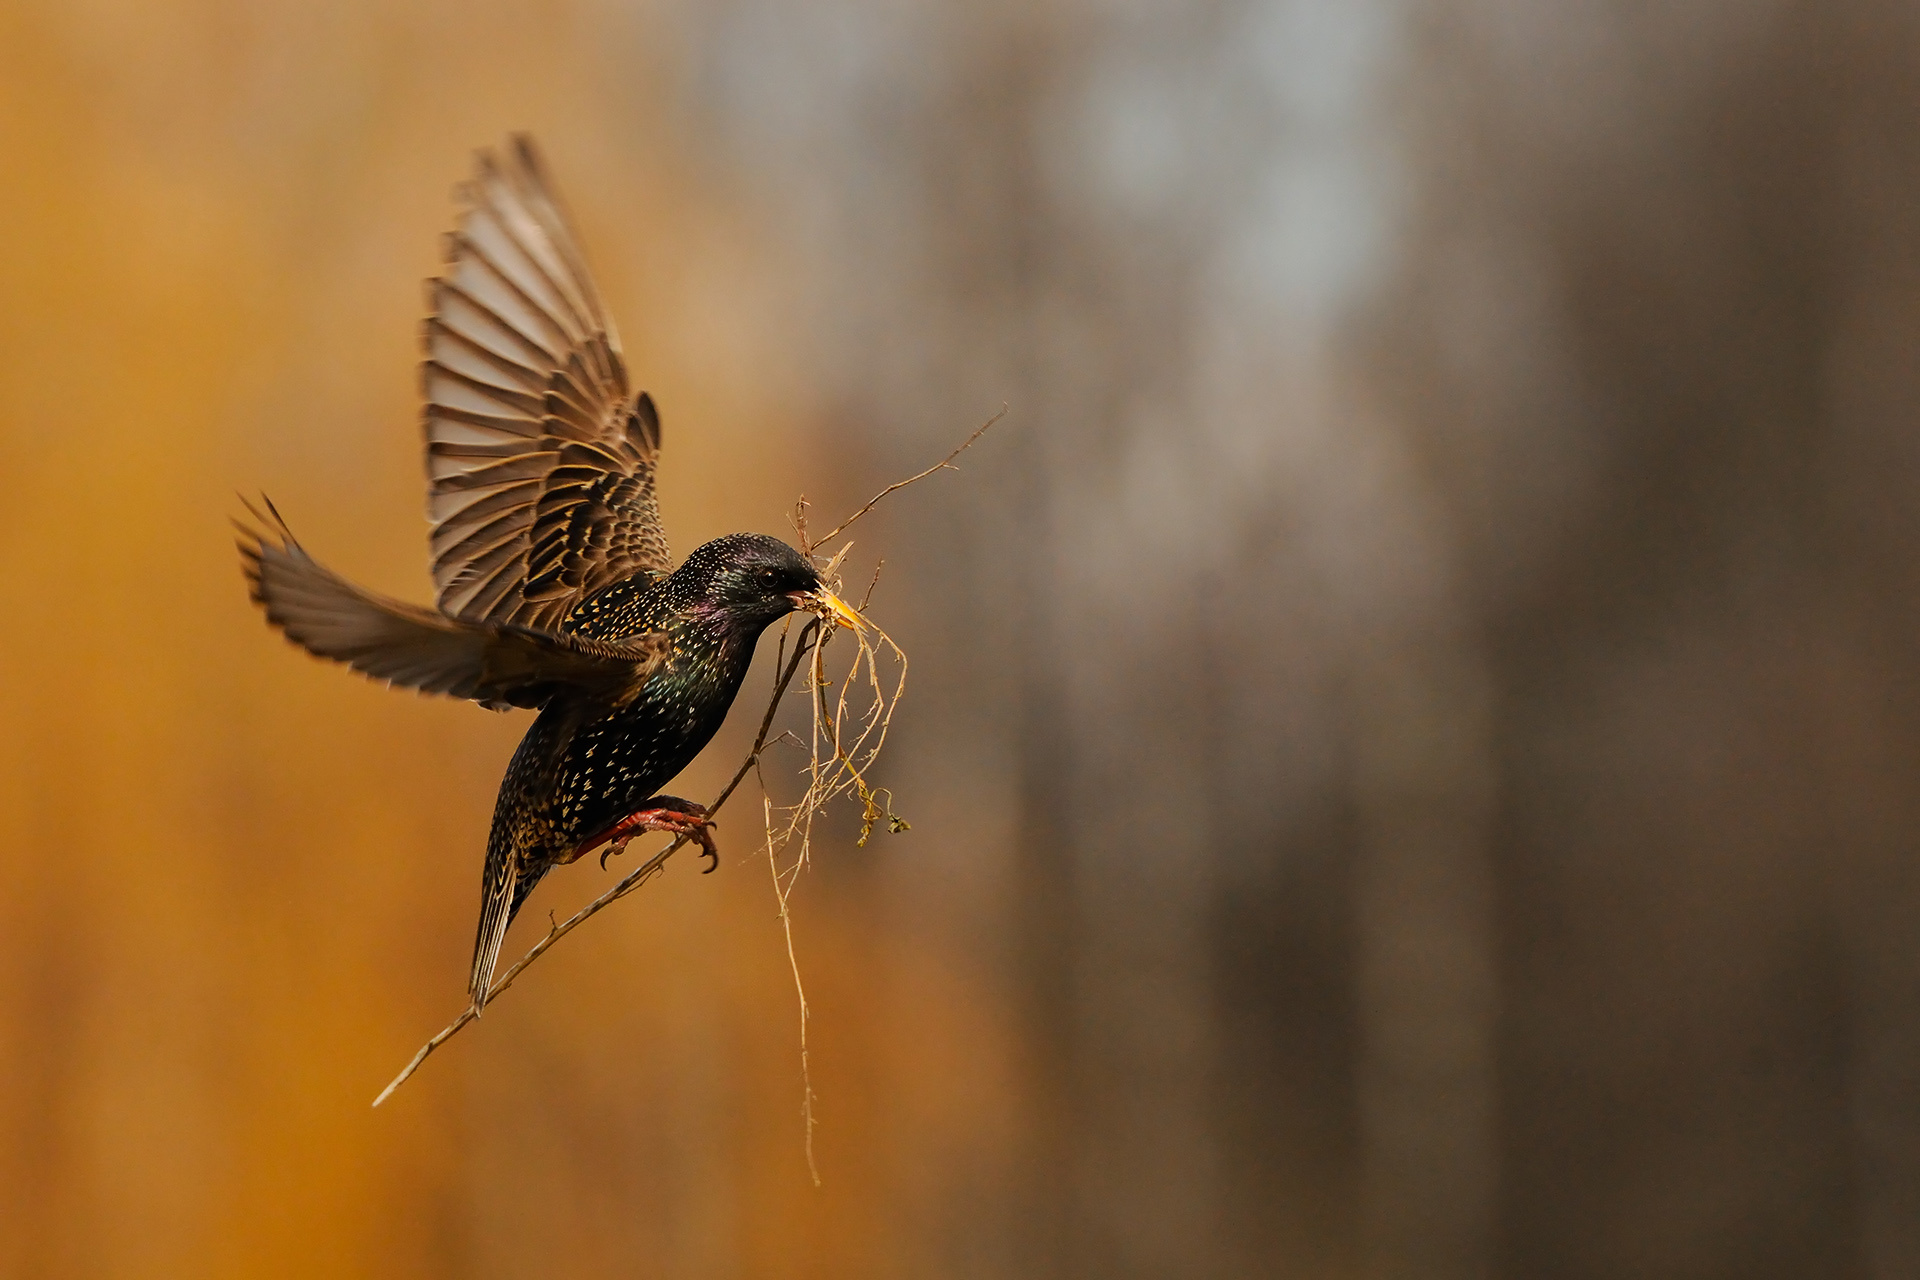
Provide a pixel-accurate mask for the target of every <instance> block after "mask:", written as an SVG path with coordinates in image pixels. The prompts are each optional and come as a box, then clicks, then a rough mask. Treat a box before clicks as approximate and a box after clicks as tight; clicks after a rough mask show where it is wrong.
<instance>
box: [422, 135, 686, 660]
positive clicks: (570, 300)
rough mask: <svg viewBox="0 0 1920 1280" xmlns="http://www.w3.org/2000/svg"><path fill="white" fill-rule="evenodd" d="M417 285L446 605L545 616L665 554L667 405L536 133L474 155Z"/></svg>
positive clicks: (490, 617) (431, 506)
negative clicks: (660, 464) (641, 382)
mask: <svg viewBox="0 0 1920 1280" xmlns="http://www.w3.org/2000/svg"><path fill="white" fill-rule="evenodd" d="M459 195H460V199H461V203H462V206H463V207H462V210H461V214H460V219H459V223H458V225H457V227H456V229H455V230H454V231H453V232H452V233H451V234H450V235H449V236H448V237H447V265H446V270H445V272H444V274H442V275H441V276H439V277H438V278H436V279H434V280H431V281H429V282H428V305H429V307H430V308H431V309H432V312H433V314H432V316H431V317H430V318H429V319H428V320H427V323H426V335H425V344H426V360H425V362H424V364H423V365H422V368H421V383H422V391H423V392H424V394H425V396H426V401H427V404H426V410H425V415H424V416H425V427H426V437H427V516H428V519H429V520H430V521H432V524H433V533H432V548H433V580H434V585H435V587H436V588H437V589H438V593H439V594H438V597H437V599H438V603H439V605H440V608H441V610H442V611H443V612H445V613H447V614H451V615H453V616H455V617H458V618H464V619H467V620H468V621H472V622H515V623H520V624H523V625H526V626H533V627H540V628H542V629H545V630H555V629H557V627H558V623H559V621H560V619H561V618H562V617H564V616H565V614H566V612H567V610H568V609H569V608H570V607H571V606H572V605H573V604H574V602H575V601H577V600H579V599H581V598H582V597H583V596H585V595H586V594H588V593H590V592H592V591H594V590H597V589H598V588H600V587H602V586H605V585H607V584H608V583H611V582H617V581H619V580H620V579H622V578H626V577H630V576H632V575H633V574H634V573H637V572H641V571H646V572H650V573H656V574H658V573H665V572H667V571H668V569H669V568H671V562H670V559H669V557H668V553H667V539H666V533H665V531H664V530H663V529H662V528H661V526H660V514H659V510H658V508H657V507H656V506H655V503H654V492H653V481H654V466H655V462H656V460H657V459H658V457H659V452H660V420H659V417H658V415H657V414H656V413H655V411H654V407H653V401H652V400H651V399H649V398H648V397H647V396H645V395H644V394H643V395H639V396H635V395H633V394H632V392H631V391H630V390H629V388H628V385H627V371H626V365H625V363H624V361H623V360H622V359H621V356H620V342H619V339H618V337H616V336H615V334H614V330H613V322H612V321H611V320H609V319H608V318H607V315H606V312H605V310H604V309H603V308H602V306H601V305H600V297H599V294H598V293H597V291H596V290H595V289H594V287H593V281H592V279H591V278H590V277H589V276H588V274H587V268H586V262H585V259H584V258H583V257H582V256H581V254H580V249H579V246H578V243H577V242H576V240H575V238H574V235H573V232H572V231H571V230H570V228H569V226H568V223H567V219H566V217H565V215H564V214H563V213H562V212H561V209H560V204H559V201H558V199H557V198H556V197H555V195H554V192H553V187H552V184H551V183H549V182H548V180H547V177H546V171H545V168H544V166H543V165H542V164H541V162H540V158H539V155H538V154H537V153H536V152H535V150H534V146H533V142H532V140H531V139H529V138H526V137H524V136H520V137H515V138H514V139H513V140H512V145H511V146H510V147H509V148H508V151H507V154H506V157H505V158H504V159H501V158H498V157H496V156H495V155H494V154H493V153H492V152H491V151H482V152H481V153H480V155H479V159H478V163H477V167H476V170H475V174H474V177H473V180H472V181H471V182H468V183H465V184H463V185H462V186H461V187H460V189H459Z"/></svg>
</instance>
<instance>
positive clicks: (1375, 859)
mask: <svg viewBox="0 0 1920 1280" xmlns="http://www.w3.org/2000/svg"><path fill="white" fill-rule="evenodd" d="M687 20H688V21H689V22H690V23H691V24H693V26H692V29H693V31H694V40H695V43H696V45H697V47H699V48H700V49H701V50H702V51H703V62H702V66H703V67H704V71H703V73H702V74H701V76H700V77H699V78H698V80H697V81H696V99H697V102H698V104H699V106H700V108H701V110H702V111H703V112H704V113H705V114H704V115H703V117H702V118H703V119H704V120H706V121H707V122H708V126H707V127H712V128H714V129H715V130H716V131H717V133H718V134H719V135H720V136H721V137H723V138H724V139H725V140H726V144H727V145H726V148H725V149H723V151H722V152H721V154H722V155H723V156H725V157H726V163H728V164H731V165H734V166H737V168H738V170H739V172H741V173H742V174H744V175H750V176H748V177H745V178H743V182H744V183H746V184H747V185H748V186H749V187H751V188H753V189H755V190H757V191H758V192H759V193H760V198H761V199H763V200H764V201H766V203H767V207H768V208H769V209H770V210H773V209H777V210H778V211H779V213H780V222H781V224H782V225H785V226H788V227H790V228H793V229H794V234H795V237H796V240H795V243H796V245H797V246H798V248H799V249H800V251H801V253H802V255H803V256H804V257H805V258H807V259H808V260H809V261H811V262H812V263H813V264H814V267H813V276H812V278H811V279H810V280H809V282H808V284H807V287H806V289H805V290H804V293H805V296H806V302H807V306H808V309H807V311H806V315H807V318H808V319H809V321H810V322H816V323H817V324H818V329H817V331H816V342H815V346H814V347H813V349H812V351H811V355H812V357H813V358H814V359H815V360H816V361H817V362H818V363H819V366H820V368H821V370H822V376H823V380H824V381H825V383H826V384H827V385H828V386H830V387H831V388H832V395H833V397H834V400H835V403H836V404H837V405H839V406H840V412H838V413H837V414H836V415H835V419H836V422H837V423H839V424H840V426H841V427H842V428H843V431H842V435H841V436H840V438H839V441H838V443H839V444H840V446H841V447H847V446H853V447H858V448H861V449H864V450H866V451H868V453H869V454H870V456H871V459H872V465H873V470H874V474H875V475H877V476H882V477H884V476H885V475H888V474H891V473H894V472H898V471H901V470H902V469H903V468H905V467H907V466H909V465H911V464H913V463H915V462H917V461H918V460H920V459H921V458H923V457H925V456H927V455H929V454H936V453H937V451H938V449H939V447H940V446H941V445H942V444H943V442H945V441H947V440H949V439H950V438H952V437H954V436H955V435H956V433H957V432H959V431H961V430H963V429H964V428H966V427H967V426H968V425H970V423H971V422H972V421H973V420H976V419H978V418H979V417H981V416H984V414H985V413H987V412H990V411H991V410H992V409H993V408H994V407H996V406H997V405H998V404H999V403H1000V402H1001V401H1002V400H1005V401H1007V402H1008V403H1009V404H1010V406H1011V408H1012V415H1011V417H1010V418H1009V421H1008V423H1007V424H1006V426H1005V428H1003V430H1004V436H1003V438H1001V439H999V440H998V441H996V442H995V445H994V447H996V448H997V449H999V450H1001V451H1002V461H1001V462H999V463H998V464H995V465H992V466H989V465H988V464H986V463H984V462H975V463H973V464H972V465H973V466H974V468H975V471H976V476H975V481H976V482H973V483H969V484H967V485H966V486H965V487H964V488H955V489H951V490H947V491H945V492H944V493H943V494H942V495H940V496H938V497H933V496H929V497H928V498H927V502H929V503H931V504H933V505H932V506H931V507H922V508H921V509H920V510H919V511H917V512H916V515H915V518H914V520H912V521H903V522H901V523H900V524H899V525H898V526H897V528H896V530H895V533H894V535H893V536H895V537H896V538H897V539H907V540H916V539H917V540H918V541H917V544H916V545H915V546H914V549H913V550H912V551H911V552H910V553H909V557H910V558H911V559H914V560H915V561H917V564H916V566H915V567H914V568H913V570H912V572H911V573H910V574H909V575H907V581H908V586H907V590H909V591H911V592H912V599H911V608H910V609H908V608H901V609H900V612H901V613H902V614H912V615H914V616H916V617H920V618H922V619H927V620H928V621H926V622H924V623H923V624H922V625H921V626H920V628H919V630H920V638H919V646H920V647H919V649H918V650H916V656H917V657H920V658H925V657H927V656H928V651H929V648H930V647H931V646H938V645H941V644H942V643H944V642H948V641H951V642H952V644H953V647H952V649H951V650H950V651H942V652H940V653H939V654H938V657H937V658H934V659H932V662H931V664H930V665H931V667H932V668H933V669H934V670H935V671H936V672H937V674H936V675H935V676H934V677H933V684H934V686H935V687H933V688H931V689H929V688H928V687H927V685H926V684H924V683H923V684H922V685H921V686H920V691H921V692H920V693H917V695H916V696H922V695H924V696H925V698H926V701H925V702H923V703H922V705H921V707H920V709H919V715H920V716H921V717H923V718H925V719H926V720H929V721H932V722H934V723H937V724H939V725H942V726H944V731H935V730H933V729H930V728H922V729H920V730H918V731H917V733H916V736H912V737H910V738H909V739H907V741H908V742H909V743H910V747H911V752H912V754H913V755H914V758H915V759H916V760H918V761H920V763H919V764H917V765H916V766H914V767H915V768H916V769H917V770H919V771H920V777H921V779H922V781H923V783H924V784H926V785H927V786H933V787H938V786H954V785H957V784H958V783H964V785H966V786H967V787H970V788H972V789H973V791H974V792H975V794H976V795H977V796H978V797H979V801H978V803H979V806H980V811H981V812H982V813H991V814H996V815H1002V817H1001V818H997V819H996V820H994V821H990V822H987V823H985V824H984V825H983V826H982V827H981V828H980V830H979V834H978V836H977V837H976V838H974V839H971V840H966V841H963V842H962V843H960V844H957V845H954V846H952V848H951V849H950V850H949V854H948V855H947V856H963V857H964V858H965V859H966V866H967V868H968V870H967V871H966V873H965V874H966V875H967V876H969V877H971V878H972V879H973V880H974V881H976V882H977V883H978V885H984V886H985V887H984V888H979V889H978V891H977V892H975V893H973V894H971V895H970V896H969V895H962V896H961V897H960V898H958V899H955V898H952V897H950V896H948V890H949V889H950V888H951V886H950V885H948V884H946V883H944V882H941V881H940V880H939V876H940V875H950V874H952V872H951V871H948V872H943V873H935V872H932V871H927V870H925V869H924V868H923V869H914V868H912V867H905V866H896V867H894V868H893V869H891V870H889V871H888V872H887V873H885V874H886V875H887V876H888V877H889V881H888V883H889V886H890V889H889V892H890V894H891V895H892V896H891V897H890V898H889V899H888V900H889V901H890V902H891V903H892V904H893V908H894V910H895V911H896V912H898V913H900V915H901V917H902V918H903V919H911V920H915V921H921V922H924V921H925V920H926V919H929V918H933V917H939V916H942V915H944V916H945V917H947V918H948V919H947V925H946V927H949V928H951V929H953V930H954V931H955V932H956V933H957V934H960V935H964V936H969V937H975V938H978V939H981V940H983V942H982V948H983V950H984V952H985V953H986V954H988V955H989V957H990V958H991V959H992V961H993V962H994V963H996V964H997V965H999V971H1000V973H1001V974H1002V981H1003V983H1004V985H1005V989H1006V991H1007V993H1008V997H1009V998H1010V999H1013V1000H1017V1001H1019V1002H1021V1004H1022V1006H1023V1007H1024V1009H1025V1010H1026V1016H1025V1018H1024V1023H1023V1025H1024V1026H1025V1028H1026V1031H1027V1040H1026V1043H1027V1053H1026V1058H1025V1062H1026V1066H1027V1069H1028V1074H1029V1081H1030V1084H1031V1085H1032V1092H1031V1094H1030V1097H1031V1103H1030V1106H1029V1108H1028V1111H1027V1112H1026V1113H1025V1114H1024V1115H1023V1116H1022V1117H1021V1132H1022V1133H1023V1134H1025V1135H1026V1136H1025V1138H1024V1143H1025V1145H1024V1148H1023V1151H1022V1152H1021V1155H1020V1159H1019V1167H1020V1170H1021V1177H1020V1179H1019V1180H1018V1182H1017V1184H1015V1185H1007V1184H1004V1183H999V1184H992V1185H981V1186H978V1187H975V1188H974V1189H973V1192H972V1193H971V1194H969V1195H965V1196H958V1197H957V1198H956V1200H955V1208H954V1212H955V1214H957V1215H965V1216H966V1217H967V1220H968V1223H969V1224H970V1229H963V1228H962V1227H961V1226H960V1225H959V1224H958V1223H948V1224H946V1228H945V1231H946V1234H945V1235H944V1236H942V1235H941V1233H939V1232H936V1233H934V1234H935V1236H936V1237H937V1238H949V1239H953V1240H955V1241H964V1243H955V1244H954V1245H953V1246H952V1249H951V1252H950V1254H949V1255H948V1256H947V1257H946V1259H945V1261H946V1263H947V1265H949V1266H950V1267H952V1268H953V1269H955V1270H960V1271H965V1270H970V1269H978V1270H980V1271H981V1272H982V1273H986V1272H988V1271H991V1270H993V1269H994V1268H996V1267H1004V1268H1007V1269H1010V1270H1011V1271H1012V1272H1017V1273H1021V1274H1085V1275H1101V1276H1119V1275H1218V1274H1247V1275H1254V1274H1259V1275H1273V1274H1288V1275H1295V1274H1297V1275H1319V1274H1327V1273H1330V1272H1357V1273H1360V1274H1370V1275H1421V1276H1467V1275H1486V1274H1494V1273H1499V1274H1511V1275H1515V1276H1523V1275H1524V1276H1532V1275H1548V1274H1551V1275H1560V1276H1571V1275H1594V1276H1603V1275H1620V1274H1635V1275H1654V1274H1672V1275H1694V1274H1741V1275H1763V1274H1776V1275H1781V1276H1803V1275H1809V1274H1836V1275H1837V1274H1861V1275H1867V1274H1871V1275H1885V1276H1895V1275H1908V1274H1913V1273H1914V1272H1915V1270H1916V1269H1920V1230H1917V1229H1916V1228H1915V1227H1914V1225H1913V1224H1914V1223H1915V1222H1916V1221H1920V1186H1917V1185H1916V1176H1917V1175H1920V1169H1916V1158H1917V1157H1920V1127H1916V1126H1917V1124H1920V1115H1917V1114H1916V1107H1915V1103H1914V1101H1913V1099H1914V1098H1915V1097H1916V1096H1920V1094H1916V1092H1915V1089H1914V1085H1915V1084H1916V1083H1920V1081H1917V1080H1916V1075H1917V1074H1920V1044H1917V1043H1916V1040H1915V1034H1914V1025H1915V1024H1914V1012H1913V1010H1914V1009H1915V1007H1916V1006H1915V1002H1914V997H1915V995H1916V994H1920V942H1916V938H1917V937H1920V932H1917V931H1916V928H1915V926H1916V924H1920V919H1916V908H1917V907H1920V902H1916V899H1915V896H1914V894H1915V887H1916V886H1915V878H1914V872H1913V870H1912V865H1913V861H1914V858H1913V855H1914V853H1915V849H1914V840H1913V837H1912V836H1911V834H1909V833H1910V832H1911V831H1912V829H1913V823H1912V821H1911V819H1912V818H1913V816H1914V815H1913V812H1912V811H1913V809H1914V807H1915V800H1914V790H1915V789H1914V786H1913V783H1912V781H1911V779H1912V778H1913V777H1914V776H1915V767H1916V766H1920V758H1917V757H1916V752H1917V749H1920V701H1916V694H1915V686H1914V682H1913V681H1912V680H1911V679H1909V678H1907V676H1906V674H1905V673H1906V669H1907V667H1908V665H1909V664H1910V661H1911V658H1912V655H1913V645H1912V642H1911V636H1912V635H1913V634H1914V621H1915V619H1914V617H1913V607H1912V606H1911V605H1910V604H1909V603H1908V600H1909V597H1910V596H1911V594H1912V592H1911V587H1912V585H1913V583H1914V578H1915V569H1916V563H1915V554H1916V552H1917V551H1920V528H1916V525H1915V517H1914V514H1913V512H1914V510H1915V504H1914V502H1913V501H1912V495H1913V492H1914V483H1915V479H1916V476H1915V464H1916V459H1920V449H1917V448H1916V446H1915V444H1914V441H1915V440H1916V439H1917V438H1920V437H1917V436H1916V434H1915V431H1914V413H1915V406H1916V404H1920V395H1917V394H1916V392H1920V387H1916V377H1917V376H1920V375H1917V374H1916V370H1917V369H1920V361H1916V359H1915V352H1916V351H1917V350H1920V345H1916V339H1917V338H1920V332H1916V328H1917V321H1920V311H1917V308H1920V302H1917V301H1916V300H1917V299H1920V288H1916V286H1920V279H1916V262H1917V261H1920V260H1917V259H1916V254H1915V251H1914V248H1913V246H1914V245H1915V244H1916V243H1920V238H1916V235H1915V232H1916V231H1920V227H1916V226H1915V225H1914V223H1915V212H1914V211H1915V208H1916V203H1915V200H1914V196H1915V189H1914V184H1915V178H1916V157H1920V150H1916V147H1915V143H1916V142H1917V141H1920V139H1916V137H1915V136H1914V135H1915V127H1916V126H1915V121H1916V120H1920V115H1916V113H1915V111H1914V107H1915V105H1916V95H1915V91H1914V88H1913V86H1914V85H1915V84H1916V83H1920V81H1917V80H1916V79H1915V76H1914V72H1915V70H1916V67H1915V61H1916V54H1917V53H1920V24H1916V23H1915V22H1914V20H1913V17H1912V14H1911V12H1910V11H1907V10H1904V9H1903V8H1902V7H1901V6H1898V5H1895V4H1891V3H1879V4H1876V3H1839V4H1827V5H1818V6H1816V5H1809V4H1787V3H1777V4H1760V5H1754V4H1731V3H1706V2H1700V3H1689V4H1684V5H1676V6H1636V5H1627V4H1620V3H1613V4H1606V3H1583V2H1578V0H1569V2H1568V3H1563V4H1556V5H1523V4H1501V3H1491V2H1488V3H1463V4H1456V5H1438V4H1405V5H1389V4H1385V3H1377V4H1375V3H1362V4H1334V3H1326V2H1317V3H1316V2H1309V0H1271V2H1268V3H1243V4H1210V5H1200V6H1177V5H1158V6H1156V5H1136V6H1112V7H1092V6H1078V5H1039V6H1028V5H1020V6H1012V5H1001V6H995V5H981V6H967V7H954V6H947V7H939V8H935V7H932V6H922V7H918V8H904V9H902V8H890V7H883V6H863V5H859V4H854V3H841V4H835V5H826V6H812V7H809V8H808V9H807V10H805V11H804V12H800V11H795V10H791V9H789V8H787V7H785V6H773V5H758V4H733V5H724V6H718V7H715V8H711V9H703V10H699V11H697V12H696V11H691V10H690V11H689V15H688V19H687ZM756 183H757V184H759V185H758V186H757V187H754V185H753V184H756ZM982 476H985V477H989V478H990V481H991V483H990V485H983V484H982V483H979V482H978V481H979V479H980V477H982ZM929 511H931V514H929ZM962 642H964V643H962ZM909 648H914V646H913V645H912V644H910V645H909ZM925 669H927V668H926V667H923V670H925ZM910 732H916V731H911V730H910ZM956 780H958V782H956ZM1005 815H1012V816H1011V820H1004V816H1005ZM956 904H958V905H956ZM916 927H918V926H916ZM1007 940H1010V941H1007Z"/></svg>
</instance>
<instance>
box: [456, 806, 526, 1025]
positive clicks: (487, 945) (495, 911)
mask: <svg viewBox="0 0 1920 1280" xmlns="http://www.w3.org/2000/svg"><path fill="white" fill-rule="evenodd" d="M489 844H490V847H489V848H488V850H487V868H486V875H485V879H484V881H483V882H482V884H481V889H480V928H479V930H478V931H477V932H476V933H475V934H474V939H473V973H472V975H471V976H470V977H469V978H468V980H467V991H468V994H470V995H471V996H472V997H473V1012H474V1016H476V1017H478V1016H479V1014H480V1012H481V1010H483V1009H484V1008H485V1007H486V1004H487V989H488V988H489V987H491V986H492V985H493V970H494V966H496V965H497V964H499V963H500V946H501V944H502V943H503V942H505V941H506V938H507V926H508V925H510V924H512V923H513V918H514V917H515V916H516V915H518V914H520V904H521V903H523V902H525V901H526V900H527V895H528V894H530V893H532V892H533V887H534V886H535V885H536V884H538V883H540V877H541V874H542V873H541V872H537V871H536V872H535V873H534V874H532V875H524V874H522V872H521V868H520V859H519V858H518V857H517V856H516V852H517V851H516V850H515V849H514V847H513V842H512V839H511V831H506V832H501V831H496V832H495V833H494V838H493V840H492V841H490V842H489Z"/></svg>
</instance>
